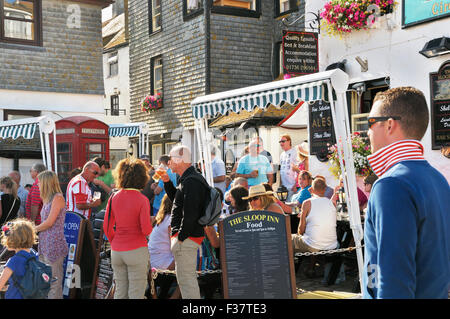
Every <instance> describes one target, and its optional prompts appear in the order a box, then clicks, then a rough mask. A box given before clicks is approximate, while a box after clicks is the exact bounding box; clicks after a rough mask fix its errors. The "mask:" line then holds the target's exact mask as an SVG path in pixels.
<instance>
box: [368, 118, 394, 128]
mask: <svg viewBox="0 0 450 319" xmlns="http://www.w3.org/2000/svg"><path fill="white" fill-rule="evenodd" d="M389 119H393V120H397V121H398V120H401V119H402V118H401V117H400V116H373V117H368V118H367V123H368V124H369V128H371V127H372V125H374V124H375V123H377V122H385V121H387V120H389Z"/></svg>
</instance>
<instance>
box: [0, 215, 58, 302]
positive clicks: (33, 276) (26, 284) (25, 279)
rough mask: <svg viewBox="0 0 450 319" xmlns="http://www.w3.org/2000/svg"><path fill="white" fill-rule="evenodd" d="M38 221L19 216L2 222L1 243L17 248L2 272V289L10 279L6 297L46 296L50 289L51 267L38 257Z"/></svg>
mask: <svg viewBox="0 0 450 319" xmlns="http://www.w3.org/2000/svg"><path fill="white" fill-rule="evenodd" d="M36 238H37V235H36V231H35V228H34V224H33V223H32V222H31V221H29V220H27V219H20V218H19V219H15V220H13V221H10V222H8V223H6V224H5V225H3V226H2V233H1V243H2V245H3V246H5V247H6V249H8V250H12V251H15V255H14V256H12V257H11V258H10V259H9V260H8V261H7V263H6V265H5V268H4V270H3V272H2V274H1V275H0V290H2V289H3V288H4V286H5V285H6V283H8V290H7V291H6V294H5V298H6V299H26V298H35V299H37V298H42V299H44V298H46V297H47V294H48V292H49V291H50V281H51V278H52V272H51V268H50V267H49V266H46V265H45V264H43V263H41V262H39V261H38V260H37V253H36V251H34V250H33V249H32V247H33V245H34V244H35V243H36Z"/></svg>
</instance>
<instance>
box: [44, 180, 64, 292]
mask: <svg viewBox="0 0 450 319" xmlns="http://www.w3.org/2000/svg"><path fill="white" fill-rule="evenodd" d="M37 178H38V181H39V192H40V194H41V195H40V196H41V198H42V201H43V203H44V205H43V206H42V210H41V224H39V225H38V226H36V232H38V233H39V247H38V251H39V260H40V261H42V262H44V263H46V264H49V265H50V266H51V267H52V272H53V275H54V277H55V278H56V280H55V281H54V282H52V286H51V289H50V292H49V294H48V299H62V298H63V290H62V289H63V277H64V267H63V263H64V258H66V256H67V254H68V252H69V248H68V246H67V242H66V236H65V235H64V221H65V219H66V202H65V200H64V196H63V194H62V191H61V187H60V186H59V181H58V175H56V173H55V172H52V171H43V172H41V173H39V175H38V177H37Z"/></svg>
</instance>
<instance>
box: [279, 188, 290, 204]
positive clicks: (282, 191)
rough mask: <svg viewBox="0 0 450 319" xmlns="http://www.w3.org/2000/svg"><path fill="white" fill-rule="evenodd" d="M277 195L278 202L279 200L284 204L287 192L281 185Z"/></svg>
mask: <svg viewBox="0 0 450 319" xmlns="http://www.w3.org/2000/svg"><path fill="white" fill-rule="evenodd" d="M277 195H278V199H279V200H281V201H282V202H285V201H286V199H287V198H288V195H289V191H288V189H287V188H286V187H285V186H284V185H281V186H280V187H278V189H277Z"/></svg>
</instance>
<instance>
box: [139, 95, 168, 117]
mask: <svg viewBox="0 0 450 319" xmlns="http://www.w3.org/2000/svg"><path fill="white" fill-rule="evenodd" d="M162 105H163V104H162V95H161V93H158V94H155V95H147V96H146V97H145V98H144V99H143V100H142V102H141V111H143V112H151V111H154V110H157V109H160V108H162Z"/></svg>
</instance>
